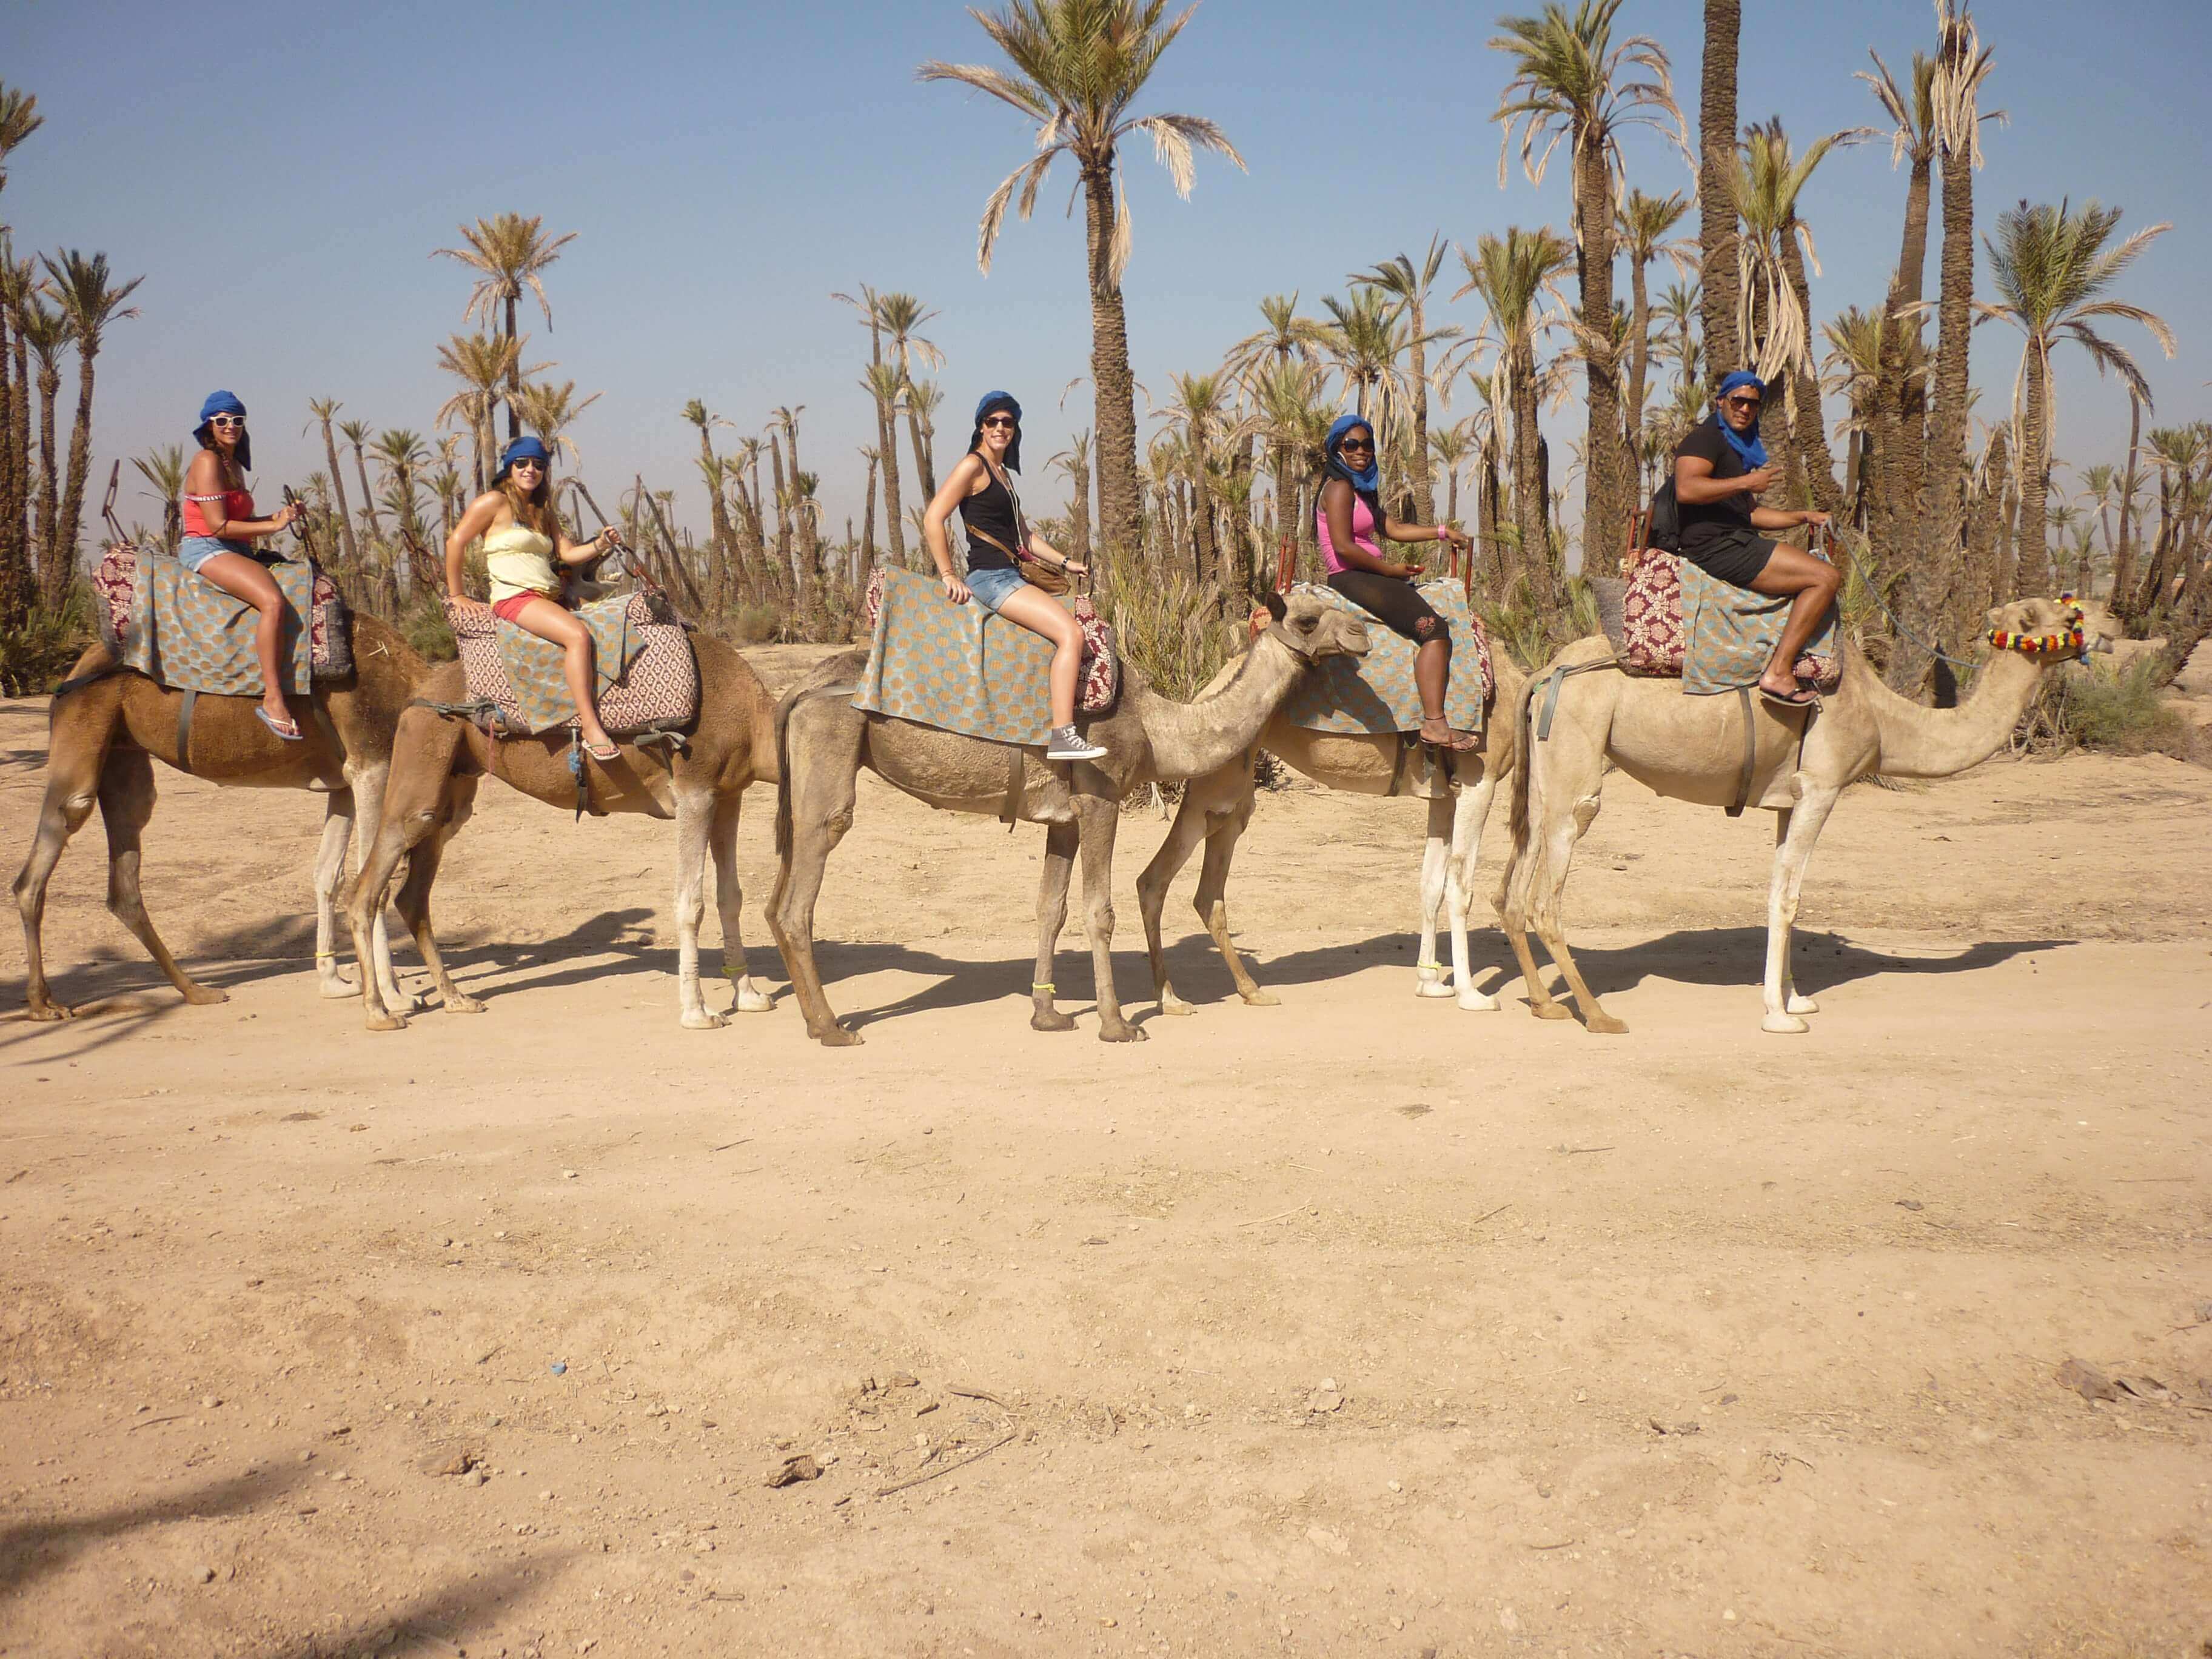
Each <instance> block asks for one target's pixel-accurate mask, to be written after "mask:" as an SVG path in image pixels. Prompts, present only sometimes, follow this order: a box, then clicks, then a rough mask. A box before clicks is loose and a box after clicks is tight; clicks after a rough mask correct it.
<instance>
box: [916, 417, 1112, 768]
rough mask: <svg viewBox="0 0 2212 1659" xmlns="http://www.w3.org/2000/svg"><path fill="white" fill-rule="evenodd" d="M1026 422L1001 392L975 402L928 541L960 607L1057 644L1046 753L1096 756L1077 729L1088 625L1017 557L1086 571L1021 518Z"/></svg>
mask: <svg viewBox="0 0 2212 1659" xmlns="http://www.w3.org/2000/svg"><path fill="white" fill-rule="evenodd" d="M1021 419H1022V406H1021V405H1020V404H1018V403H1016V402H1015V401H1014V400H1013V398H1011V397H1009V396H1008V395H1007V394H1006V393H1005V392H991V393H990V394H988V395H987V397H985V398H984V399H983V401H982V402H981V403H979V404H976V405H975V431H974V433H973V434H972V435H970V436H969V440H968V453H966V454H965V455H963V456H962V457H961V458H960V462H959V465H957V466H955V467H954V468H953V469H952V472H951V476H950V477H947V478H946V479H945V483H944V487H943V488H941V489H939V490H938V492H937V497H936V499H935V500H933V501H931V502H930V504H929V510H928V512H927V513H925V514H923V516H922V521H921V530H922V539H923V540H924V541H925V542H926V543H927V544H928V547H929V556H930V557H931V558H933V559H934V560H935V561H936V562H937V574H938V576H939V579H940V580H943V582H944V583H945V598H946V599H950V600H951V601H952V603H953V604H955V605H965V604H967V603H968V602H969V600H970V599H973V600H975V602H976V603H977V604H979V605H982V606H983V607H984V609H986V610H987V611H995V612H997V613H998V614H999V615H1000V616H1001V617H1005V618H1006V620H1007V621H1008V622H1011V623H1018V624H1019V625H1020V626H1022V627H1024V628H1026V629H1029V630H1030V632H1031V633H1033V634H1042V635H1044V637H1045V638H1047V639H1048V640H1050V641H1052V644H1053V653H1052V739H1051V741H1050V742H1049V743H1048V744H1047V745H1046V748H1045V758H1046V759H1048V760H1097V758H1099V757H1101V756H1103V754H1105V752H1106V751H1105V750H1103V749H1101V748H1099V747H1098V746H1097V744H1093V743H1091V742H1089V741H1088V740H1087V739H1085V738H1083V737H1082V736H1081V735H1080V734H1079V732H1077V731H1076V729H1075V682H1076V677H1077V675H1078V674H1079V672H1080V671H1081V669H1082V665H1083V630H1082V629H1081V628H1080V627H1079V626H1078V625H1077V623H1076V620H1075V618H1074V617H1072V616H1070V615H1069V614H1068V612H1067V611H1066V609H1065V608H1064V607H1062V606H1061V605H1060V603H1059V602H1058V601H1057V600H1055V599H1054V598H1053V597H1052V596H1051V595H1050V594H1049V593H1047V592H1045V591H1044V590H1043V589H1042V588H1040V587H1035V586H1031V585H1030V583H1029V582H1028V581H1026V580H1024V579H1023V576H1022V573H1021V568H1020V565H1019V562H1018V561H1019V560H1020V559H1030V560H1033V561H1035V562H1038V563H1041V564H1049V565H1053V566H1054V567H1056V568H1059V569H1061V570H1064V571H1066V572H1068V573H1069V574H1073V575H1081V574H1085V569H1086V567H1085V566H1084V565H1081V564H1078V563H1077V562H1075V561H1074V560H1073V559H1070V558H1068V557H1066V556H1064V555H1062V554H1061V553H1060V552H1059V551H1058V550H1056V549H1054V548H1053V547H1052V546H1050V545H1049V544H1047V543H1046V541H1045V540H1044V538H1042V537H1041V536H1036V535H1033V534H1030V532H1029V526H1028V525H1027V524H1026V523H1025V522H1024V520H1023V517H1022V501H1021V496H1020V495H1018V493H1017V492H1016V490H1015V489H1014V483H1013V478H1012V474H1013V473H1016V472H1018V471H1021V466H1022V439H1021ZM956 507H957V508H958V509H959V512H960V518H961V522H962V523H963V525H964V526H966V527H967V531H968V574H967V578H966V580H962V578H961V577H960V576H959V574H957V573H956V572H955V571H954V570H953V568H952V545H951V538H949V537H948V536H947V535H946V533H945V521H946V520H949V519H950V518H951V516H952V513H953V509H954V508H956Z"/></svg>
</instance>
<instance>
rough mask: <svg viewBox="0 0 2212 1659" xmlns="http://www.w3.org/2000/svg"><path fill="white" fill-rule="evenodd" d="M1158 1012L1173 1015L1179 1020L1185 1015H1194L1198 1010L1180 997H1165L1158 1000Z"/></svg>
mask: <svg viewBox="0 0 2212 1659" xmlns="http://www.w3.org/2000/svg"><path fill="white" fill-rule="evenodd" d="M1160 1012H1162V1013H1164V1014H1173V1015H1174V1016H1176V1018H1182V1016H1183V1015H1185V1014H1194V1013H1196V1012H1198V1010H1197V1008H1196V1007H1195V1006H1193V1005H1192V1004H1190V1003H1188V1002H1185V1001H1184V1000H1182V998H1181V997H1177V996H1166V997H1162V998H1161V999H1160Z"/></svg>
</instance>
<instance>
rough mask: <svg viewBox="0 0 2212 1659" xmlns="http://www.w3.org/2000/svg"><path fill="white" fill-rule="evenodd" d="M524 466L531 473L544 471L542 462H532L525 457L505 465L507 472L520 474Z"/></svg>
mask: <svg viewBox="0 0 2212 1659" xmlns="http://www.w3.org/2000/svg"><path fill="white" fill-rule="evenodd" d="M524 467H528V468H529V469H530V470H531V471H532V472H543V471H544V470H545V463H544V462H543V461H538V460H532V459H531V458H530V457H529V456H527V455H525V456H523V457H521V458H520V459H517V460H513V461H509V462H508V463H507V471H509V472H520V471H522V469H523V468H524Z"/></svg>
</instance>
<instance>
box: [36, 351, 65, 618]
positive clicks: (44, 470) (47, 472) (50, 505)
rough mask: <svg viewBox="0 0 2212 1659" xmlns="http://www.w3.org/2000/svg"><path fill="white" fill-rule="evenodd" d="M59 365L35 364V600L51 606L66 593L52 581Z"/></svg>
mask: <svg viewBox="0 0 2212 1659" xmlns="http://www.w3.org/2000/svg"><path fill="white" fill-rule="evenodd" d="M61 390H62V371H61V365H60V364H58V363H54V362H41V363H40V365H39V514H38V547H39V599H40V603H41V604H43V605H48V606H52V605H54V604H56V603H57V602H58V600H59V599H60V598H61V596H62V594H63V593H64V592H67V591H68V586H69V584H68V583H67V582H66V581H58V580H56V579H55V571H56V568H57V567H58V566H60V565H61V563H62V559H61V550H60V547H59V545H58V542H59V537H58V525H59V521H60V518H61V513H60V510H59V509H60V507H61V497H60V494H59V491H58V475H57V473H56V471H55V469H54V402H55V400H56V399H57V398H59V397H60V396H61Z"/></svg>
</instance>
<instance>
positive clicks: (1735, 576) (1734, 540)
mask: <svg viewBox="0 0 2212 1659" xmlns="http://www.w3.org/2000/svg"><path fill="white" fill-rule="evenodd" d="M1682 556H1683V557H1684V558H1686V559H1687V560H1688V561H1689V562H1691V563H1692V564H1693V565H1695V566H1697V567H1698V568H1699V569H1700V570H1702V571H1704V572H1705V574H1707V575H1708V576H1711V578H1713V580H1716V581H1723V582H1733V583H1734V584H1735V586H1738V587H1749V586H1751V585H1752V583H1753V582H1755V581H1757V580H1759V572H1760V571H1762V570H1764V569H1765V568H1766V562H1767V561H1768V560H1769V559H1771V558H1772V557H1773V556H1774V544H1773V543H1772V542H1770V541H1768V540H1767V539H1766V538H1765V537H1763V536H1757V535H1753V533H1752V532H1750V531H1748V530H1731V531H1728V532H1724V533H1723V534H1721V535H1718V536H1715V537H1713V538H1711V539H1709V540H1707V541H1705V542H1704V543H1702V544H1699V547H1698V548H1697V550H1695V551H1694V552H1693V551H1692V550H1690V549H1689V548H1684V549H1683V550H1682Z"/></svg>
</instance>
